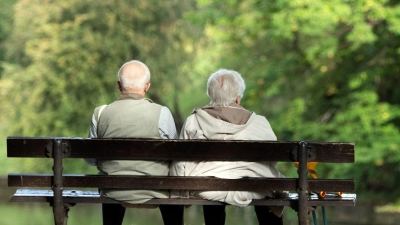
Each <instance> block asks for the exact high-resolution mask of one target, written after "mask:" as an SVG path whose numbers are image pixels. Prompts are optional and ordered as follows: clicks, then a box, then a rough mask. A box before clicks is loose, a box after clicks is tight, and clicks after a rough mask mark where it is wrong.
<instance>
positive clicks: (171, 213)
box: [102, 204, 183, 225]
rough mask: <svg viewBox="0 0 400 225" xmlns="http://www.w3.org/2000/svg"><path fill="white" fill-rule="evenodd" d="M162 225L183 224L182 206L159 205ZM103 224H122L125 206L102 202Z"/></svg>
mask: <svg viewBox="0 0 400 225" xmlns="http://www.w3.org/2000/svg"><path fill="white" fill-rule="evenodd" d="M159 209H160V211H161V216H162V218H163V221H164V225H183V206H181V205H160V206H159ZM102 211H103V225H122V221H123V220H124V215H125V207H123V206H122V205H120V204H103V205H102Z"/></svg>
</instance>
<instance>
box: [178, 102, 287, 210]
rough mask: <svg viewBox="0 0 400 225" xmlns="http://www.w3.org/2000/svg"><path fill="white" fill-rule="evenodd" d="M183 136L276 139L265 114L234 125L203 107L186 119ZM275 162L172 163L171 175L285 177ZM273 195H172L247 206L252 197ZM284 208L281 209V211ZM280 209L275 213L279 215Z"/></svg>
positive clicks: (252, 115)
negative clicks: (211, 114)
mask: <svg viewBox="0 0 400 225" xmlns="http://www.w3.org/2000/svg"><path fill="white" fill-rule="evenodd" d="M180 138H181V139H209V140H272V141H275V140H276V136H275V134H274V132H273V131H272V128H271V126H270V124H269V122H268V121H267V119H266V118H265V117H263V116H259V115H256V114H255V113H254V112H253V113H252V114H251V116H250V118H249V119H248V121H247V122H246V123H245V124H244V125H235V124H232V123H228V122H225V121H223V120H220V119H216V118H214V117H212V116H210V115H209V114H208V113H207V112H205V111H204V110H202V109H196V110H195V111H194V112H193V114H192V115H190V116H189V117H188V119H187V120H186V122H185V124H184V126H183V128H182V131H181V133H180ZM275 166H276V162H222V161H201V162H173V163H172V164H171V168H170V174H171V175H172V176H214V177H220V178H228V179H238V178H242V177H283V176H282V174H281V173H279V171H278V170H277V169H276V168H275ZM268 196H269V197H271V196H272V195H271V193H270V192H268V191H265V192H246V191H188V190H182V191H171V197H173V198H177V197H180V198H190V197H200V198H204V199H208V200H215V201H221V202H226V203H229V204H231V205H235V206H247V205H248V204H249V203H250V202H251V200H252V199H263V198H265V197H268ZM281 212H282V210H280V213H281ZM280 213H279V212H278V213H276V214H278V215H279V214H280Z"/></svg>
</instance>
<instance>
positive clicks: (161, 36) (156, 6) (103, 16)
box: [1, 0, 199, 136]
mask: <svg viewBox="0 0 400 225" xmlns="http://www.w3.org/2000/svg"><path fill="white" fill-rule="evenodd" d="M192 7H193V2H191V1H185V2H181V1H116V0H115V1H95V0H93V1H78V0H71V1H63V2H54V1H46V2H43V1H39V0H29V1H20V2H19V3H18V4H17V5H16V11H15V16H14V17H15V24H14V32H13V33H12V36H11V38H10V39H9V44H8V45H7V50H8V54H9V58H8V62H9V63H7V64H5V70H6V71H5V74H4V77H3V79H2V81H1V87H2V92H3V93H2V94H3V96H4V98H5V99H12V102H8V106H7V107H5V108H4V111H7V114H8V119H9V120H10V121H12V122H11V131H10V134H18V135H47V136H59V135H64V136H85V135H86V134H87V129H88V126H89V123H90V116H91V113H92V110H93V108H94V107H95V106H96V105H100V104H105V103H109V102H111V101H112V100H114V99H115V98H116V96H117V95H118V92H117V91H118V89H117V88H116V79H117V76H116V73H117V71H118V69H119V67H120V66H121V65H122V63H124V62H126V61H128V60H131V59H139V60H141V61H143V62H145V63H146V64H147V65H148V66H149V68H150V70H151V73H152V80H153V85H152V89H151V90H150V93H149V94H150V95H149V97H150V98H152V99H153V100H155V101H156V102H159V103H161V104H165V103H170V102H174V99H176V98H177V94H176V93H178V92H179V90H180V89H181V88H182V85H183V82H184V81H183V79H181V78H180V76H184V75H185V73H186V70H187V69H188V68H187V67H186V68H185V66H184V65H185V63H184V61H187V62H189V61H190V56H191V54H192V53H193V51H194V49H193V47H192V46H193V43H194V42H195V36H196V35H198V34H199V33H198V32H197V31H196V29H195V27H194V28H193V27H188V25H187V24H186V23H185V21H184V20H183V13H184V12H185V11H186V10H188V9H191V8H192ZM38 15H40V16H38ZM175 102H177V101H176V100H175ZM171 107H172V111H173V112H174V113H175V115H176V117H177V118H176V119H177V120H178V121H179V120H180V118H179V110H178V104H175V108H174V107H173V105H171ZM11 108H12V109H13V110H9V109H11ZM3 113H5V112H3Z"/></svg>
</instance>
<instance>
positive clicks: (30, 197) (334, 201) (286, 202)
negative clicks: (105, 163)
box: [10, 189, 356, 206]
mask: <svg viewBox="0 0 400 225" xmlns="http://www.w3.org/2000/svg"><path fill="white" fill-rule="evenodd" d="M297 200H298V195H297V194H294V193H291V194H289V196H287V197H280V198H272V199H259V200H253V201H252V202H251V203H250V205H274V206H290V205H291V204H292V203H293V202H295V201H297ZM52 201H53V192H52V191H51V190H26V189H20V190H17V192H16V193H15V194H14V195H13V196H12V197H11V198H10V202H43V203H46V202H47V203H51V202H52ZM63 202H64V203H70V204H74V203H88V204H91V203H108V204H121V202H120V201H116V200H113V199H110V198H105V197H101V196H100V195H99V193H98V192H97V191H79V190H77V191H75V190H65V191H64V193H63ZM355 202H356V195H355V194H343V195H342V197H339V196H335V195H328V196H326V197H325V198H323V199H322V198H318V196H317V195H310V197H309V205H310V206H322V205H323V206H354V205H355ZM142 204H143V205H160V204H168V205H224V204H225V203H222V202H218V201H208V200H204V199H197V198H192V199H186V198H176V199H152V200H150V201H148V202H145V203H142Z"/></svg>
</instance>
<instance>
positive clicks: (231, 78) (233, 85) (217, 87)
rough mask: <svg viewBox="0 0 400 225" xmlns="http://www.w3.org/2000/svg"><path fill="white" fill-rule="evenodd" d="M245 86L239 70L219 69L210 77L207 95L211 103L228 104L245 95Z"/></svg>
mask: <svg viewBox="0 0 400 225" xmlns="http://www.w3.org/2000/svg"><path fill="white" fill-rule="evenodd" d="M245 88H246V85H245V83H244V80H243V78H242V76H241V75H240V74H239V73H238V72H236V71H234V70H227V69H219V70H218V71H216V72H215V73H213V74H211V76H210V78H208V82H207V95H208V97H210V99H211V102H210V105H213V106H228V105H230V104H232V103H234V102H235V100H236V98H237V97H240V98H242V97H243V92H244V90H245Z"/></svg>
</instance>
